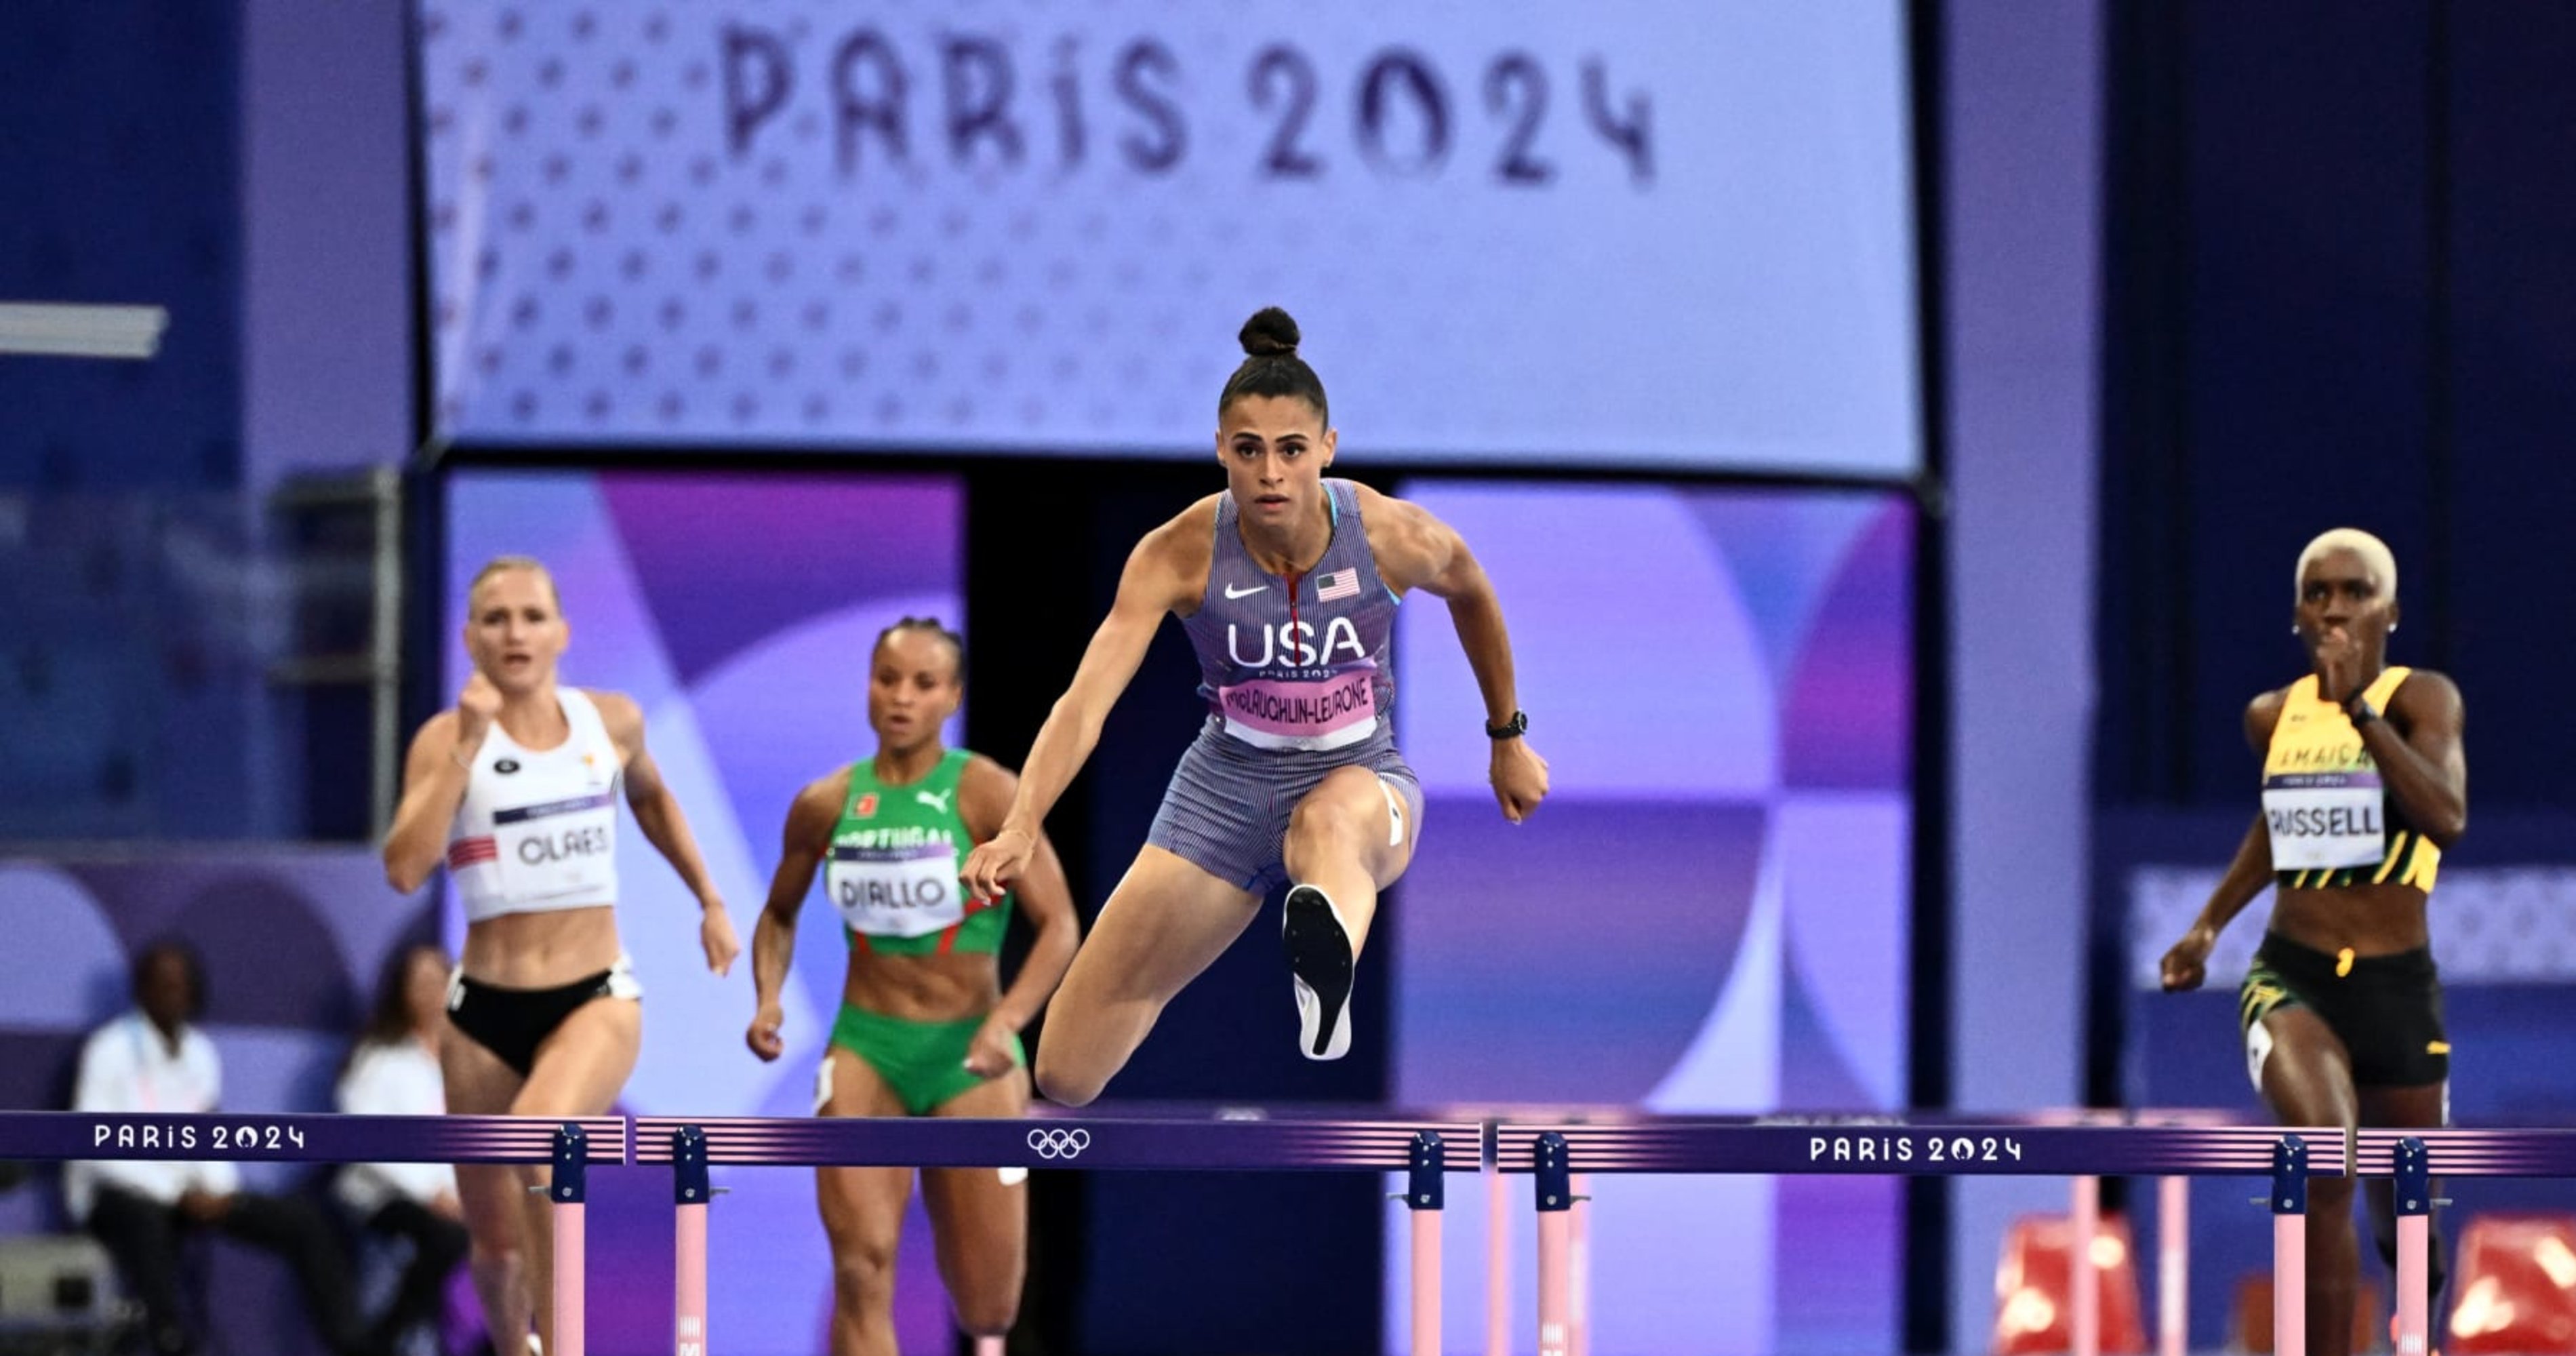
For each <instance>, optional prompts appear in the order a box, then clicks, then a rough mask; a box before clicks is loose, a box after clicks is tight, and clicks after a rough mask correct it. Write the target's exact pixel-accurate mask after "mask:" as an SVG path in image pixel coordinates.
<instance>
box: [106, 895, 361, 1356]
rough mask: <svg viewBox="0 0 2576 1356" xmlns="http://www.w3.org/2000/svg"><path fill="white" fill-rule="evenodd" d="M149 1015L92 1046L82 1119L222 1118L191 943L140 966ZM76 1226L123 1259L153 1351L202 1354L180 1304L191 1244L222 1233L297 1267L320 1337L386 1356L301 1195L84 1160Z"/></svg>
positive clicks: (193, 1166)
mask: <svg viewBox="0 0 2576 1356" xmlns="http://www.w3.org/2000/svg"><path fill="white" fill-rule="evenodd" d="M134 1002H135V1006H136V1007H137V1008H138V1009H140V1010H139V1011H136V1012H133V1013H129V1014H127V1015H125V1016H123V1017H119V1018H117V1019H116V1020H114V1021H112V1022H109V1023H108V1024H107V1025H105V1026H103V1027H100V1028H99V1029H98V1030H97V1031H95V1032H93V1033H91V1035H90V1038H89V1040H88V1042H87V1043H86V1044H84V1045H83V1046H82V1047H81V1059H80V1080H79V1083H78V1085H77V1087H76V1089H75V1091H74V1092H73V1094H72V1109H73V1110H75V1111H125V1112H164V1113H180V1114H191V1113H203V1112H209V1111H214V1110H216V1109H217V1108H218V1106H219V1104H220V1102H221V1099H222V1094H223V1065H222V1062H221V1061H220V1060H218V1059H217V1058H216V1056H215V1045H214V1042H212V1041H210V1040H208V1039H206V1036H205V1033H203V1032H201V1031H199V1030H197V1029H196V1028H195V1027H194V1026H193V1025H191V1023H192V1022H193V1021H194V1020H195V1018H196V1016H197V1014H198V1013H199V1012H200V1011H201V1010H202V1009H203V1008H204V1005H205V978H204V969H203V967H202V966H201V965H200V963H199V962H198V960H197V956H196V953H195V952H194V951H192V950H190V949H189V948H188V947H187V946H186V945H185V944H184V943H181V942H176V941H162V942H156V943H154V944H153V945H151V946H149V947H146V948H145V949H144V951H143V953H142V954H141V955H139V956H137V957H136V958H135V961H134ZM63 1187H64V1196H65V1198H66V1201H65V1203H66V1204H67V1205H68V1206H69V1208H70V1210H71V1213H72V1215H73V1217H74V1218H76V1219H78V1220H80V1221H81V1222H82V1224H83V1225H84V1226H86V1227H87V1228H88V1230H89V1231H90V1233H91V1234H93V1235H95V1236H96V1237H97V1238H98V1241H99V1242H100V1243H101V1244H102V1245H104V1246H105V1247H106V1248H107V1251H108V1254H109V1255H110V1256H112V1257H114V1258H115V1259H116V1264H117V1268H118V1270H119V1271H121V1272H122V1273H123V1274H124V1276H125V1280H126V1284H128V1285H129V1286H131V1287H132V1288H133V1290H134V1294H135V1298H137V1299H139V1300H141V1301H142V1302H143V1311H144V1324H145V1329H146V1334H147V1336H148V1339H149V1342H150V1346H151V1349H152V1350H154V1351H156V1352H161V1353H178V1352H184V1351H187V1350H189V1349H191V1348H192V1347H193V1346H195V1345H196V1336H195V1334H193V1333H191V1332H190V1331H188V1328H187V1324H186V1320H185V1318H184V1316H183V1313H182V1310H181V1306H180V1303H179V1244H180V1242H181V1240H182V1239H184V1238H185V1237H187V1236H188V1235H189V1234H191V1233H195V1232H198V1231H201V1230H212V1231H214V1232H217V1233H221V1234H224V1235H226V1236H227V1237H231V1238H236V1239H239V1240H241V1241H242V1242H245V1243H248V1244H250V1245H251V1246H253V1247H256V1248H261V1249H264V1250H266V1251H269V1252H273V1253H275V1254H277V1255H278V1256H279V1257H281V1258H283V1259H284V1260H285V1261H286V1262H287V1264H288V1265H290V1266H292V1267H293V1268H294V1269H295V1278H296V1280H297V1281H298V1282H300V1283H301V1284H302V1286H303V1290H304V1299H305V1304H306V1307H307V1309H308V1310H309V1311H310V1312H311V1314H312V1317H313V1326H314V1329H315V1330H316V1331H317V1332H318V1333H319V1334H320V1335H321V1337H322V1340H323V1341H324V1342H325V1343H326V1344H327V1345H328V1346H329V1347H330V1348H331V1350H332V1351H333V1352H335V1353H339V1356H365V1354H366V1353H370V1352H372V1351H373V1350H374V1347H373V1346H372V1345H371V1343H370V1338H369V1335H368V1333H367V1331H366V1326H365V1323H364V1321H363V1320H362V1319H361V1318H360V1316H359V1313H358V1305H357V1299H356V1291H355V1287H354V1286H353V1285H352V1284H351V1283H350V1278H349V1264H348V1259H347V1257H346V1256H344V1255H343V1254H342V1252H341V1251H340V1249H339V1248H338V1247H337V1246H336V1244H335V1242H334V1240H333V1238H332V1236H331V1226H330V1225H329V1223H328V1222H327V1221H325V1219H324V1218H323V1216H322V1212H321V1211H319V1210H317V1209H315V1208H314V1207H313V1205H312V1204H311V1203H310V1202H308V1201H305V1200H303V1199H301V1198H299V1197H294V1196H269V1195H263V1194H261V1193H259V1192H253V1191H244V1190H242V1187H241V1174H240V1172H239V1170H238V1169H237V1168H236V1167H235V1166H234V1165H233V1164H231V1163H228V1162H208V1163H181V1162H165V1161H155V1162H140V1161H132V1160H125V1161H113V1162H75V1163H71V1164H69V1165H67V1166H66V1168H65V1171H64V1174H63Z"/></svg>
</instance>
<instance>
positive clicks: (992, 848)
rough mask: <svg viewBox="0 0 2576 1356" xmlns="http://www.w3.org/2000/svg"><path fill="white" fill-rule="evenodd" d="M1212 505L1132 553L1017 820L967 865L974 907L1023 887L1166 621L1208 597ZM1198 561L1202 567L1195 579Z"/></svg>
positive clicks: (1047, 734) (1053, 724)
mask: <svg viewBox="0 0 2576 1356" xmlns="http://www.w3.org/2000/svg"><path fill="white" fill-rule="evenodd" d="M1211 503H1212V501H1207V500H1203V501H1201V505H1200V507H1198V508H1193V509H1192V510H1190V511H1189V512H1187V513H1184V514H1182V515H1181V516H1180V517H1178V518H1174V519H1173V520H1172V521H1170V522H1168V523H1165V524H1163V525H1162V526H1161V527H1158V528H1155V529H1154V530H1153V531H1151V532H1148V533H1146V534H1145V539H1144V540H1143V541H1140V542H1138V543H1136V549H1135V550H1133V551H1131V552H1129V553H1128V555H1127V568H1126V569H1125V570H1123V571H1122V572H1120V574H1119V576H1118V597H1117V600H1116V601H1115V602H1113V603H1111V604H1110V607H1109V616H1108V617H1107V619H1105V620H1103V621H1102V622H1101V623H1100V629H1099V630H1097V631H1094V632H1093V633H1092V635H1091V643H1090V644H1089V645H1088V646H1085V647H1084V648H1083V651H1082V663H1081V665H1080V666H1079V667H1077V668H1076V669H1075V670H1074V674H1073V682H1072V684H1071V685H1070V686H1068V687H1066V688H1065V690H1064V695H1063V696H1061V697H1058V698H1056V701H1055V707H1054V709H1053V710H1051V711H1049V712H1048V713H1047V718H1046V723H1045V724H1044V725H1041V726H1039V727H1038V737H1037V739H1036V741H1035V742H1034V743H1032V744H1030V745H1029V759H1028V764H1027V765H1026V766H1025V767H1022V768H1021V769H1020V787H1019V791H1018V793H1017V794H1015V795H1013V796H1012V797H1011V808H1010V812H1009V813H1008V814H1006V815H1005V816H1004V817H1003V819H1002V825H1001V827H1000V828H999V829H997V830H995V831H994V833H993V836H992V837H991V838H988V839H986V840H985V841H983V842H981V843H978V844H976V845H975V851H974V853H973V854H972V855H970V856H969V857H967V859H966V867H965V869H964V871H963V872H961V873H960V874H961V875H962V876H963V877H964V878H965V881H966V889H967V892H968V893H969V894H971V895H972V896H974V897H975V898H977V899H992V898H996V897H998V896H999V895H1000V894H1001V893H1002V892H1003V891H1004V890H1006V889H1009V888H1010V887H1011V886H1012V885H1014V884H1015V883H1017V882H1018V881H1019V880H1020V879H1021V877H1022V875H1023V874H1024V873H1025V871H1026V870H1027V868H1028V866H1029V864H1030V862H1031V861H1032V860H1033V859H1034V857H1035V855H1036V852H1037V844H1038V835H1039V829H1040V826H1041V825H1043V824H1044V823H1045V822H1046V816H1047V812H1048V811H1049V810H1052V809H1054V808H1055V802H1056V798H1057V797H1059V796H1062V795H1063V794H1064V789H1065V787H1067V786H1069V785H1071V784H1072V782H1073V776H1074V774H1075V773H1077V772H1080V771H1081V770H1082V765H1083V763H1084V762H1085V761H1087V760H1088V759H1089V758H1090V757H1091V751H1092V749H1093V748H1094V747H1096V746H1097V745H1098V744H1099V743H1100V725H1101V722H1103V721H1105V720H1107V719H1108V718H1109V708H1110V707H1112V706H1115V705H1117V704H1118V698H1119V696H1120V694H1122V693H1124V692H1125V691H1126V690H1127V684H1128V683H1129V682H1130V681H1131V680H1133V679H1134V678H1135V676H1136V667H1137V666H1138V665H1140V664H1142V663H1144V662H1145V648H1146V647H1147V646H1148V645H1150V644H1152V643H1153V640H1154V628H1155V627H1157V626H1160V625H1162V623H1163V614H1164V613H1166V612H1171V611H1175V610H1177V609H1180V608H1183V607H1187V606H1189V605H1190V604H1191V603H1193V602H1195V601H1196V600H1197V597H1198V595H1199V594H1200V593H1202V592H1204V591H1205V590H1206V588H1207V570H1206V560H1207V556H1208V551H1209V544H1208V541H1193V539H1192V537H1191V534H1192V533H1193V532H1195V533H1196V534H1197V535H1198V536H1199V537H1202V538H1208V539H1210V540H1212V539H1213V533H1212V531H1211V529H1210V526H1209V523H1210V521H1212V519H1213V511H1212V510H1208V511H1204V512H1203V511H1202V510H1206V509H1207V507H1208V505H1209V504H1211ZM1194 548H1195V549H1194ZM1193 560H1195V561H1196V562H1198V565H1197V573H1196V577H1195V579H1193V578H1192V577H1191V563H1192V561H1193Z"/></svg>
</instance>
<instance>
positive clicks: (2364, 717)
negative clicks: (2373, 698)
mask: <svg viewBox="0 0 2576 1356" xmlns="http://www.w3.org/2000/svg"><path fill="white" fill-rule="evenodd" d="M2343 714H2344V718H2345V719H2346V720H2349V721H2351V722H2352V728H2354V729H2356V730H2358V729H2360V728H2361V727H2362V726H2364V725H2368V724H2369V723H2371V722H2372V721H2374V720H2377V719H2379V708H2378V707H2376V706H2373V705H2371V704H2370V698H2369V696H2368V695H2366V694H2364V693H2360V692H2356V693H2354V694H2352V695H2351V696H2350V697H2348V698H2346V699H2344V704H2343Z"/></svg>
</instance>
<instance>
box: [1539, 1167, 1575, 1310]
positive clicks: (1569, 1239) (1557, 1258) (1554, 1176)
mask: <svg viewBox="0 0 2576 1356" xmlns="http://www.w3.org/2000/svg"><path fill="white" fill-rule="evenodd" d="M1531 1166H1532V1167H1533V1168H1535V1169H1536V1172H1535V1173H1534V1174H1533V1176H1534V1177H1535V1179H1536V1181H1535V1186H1536V1194H1537V1196H1538V1356H1572V1353H1571V1350H1570V1348H1571V1346H1572V1343H1573V1338H1574V1274H1573V1273H1574V1246H1573V1244H1574V1239H1573V1235H1574V1178H1573V1175H1572V1174H1571V1173H1569V1172H1568V1171H1567V1170H1566V1144H1565V1136H1563V1135H1560V1134H1557V1133H1556V1132H1554V1131H1552V1130H1551V1131H1548V1132H1547V1133H1545V1134H1542V1135H1540V1136H1539V1137H1538V1152H1537V1155H1536V1159H1535V1161H1534V1162H1533V1163H1532V1165H1531Z"/></svg>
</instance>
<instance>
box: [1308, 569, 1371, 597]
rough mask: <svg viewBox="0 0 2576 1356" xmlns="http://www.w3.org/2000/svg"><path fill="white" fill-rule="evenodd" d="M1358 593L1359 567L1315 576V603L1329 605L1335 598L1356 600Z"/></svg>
mask: <svg viewBox="0 0 2576 1356" xmlns="http://www.w3.org/2000/svg"><path fill="white" fill-rule="evenodd" d="M1359 592H1360V567H1359V566H1357V565H1353V566H1351V567H1350V568H1348V569H1343V570H1335V571H1333V572H1332V573H1331V574H1319V575H1316V576H1315V601H1316V602H1319V603H1329V602H1331V601H1333V600H1334V599H1336V598H1356V597H1358V596H1359Z"/></svg>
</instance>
